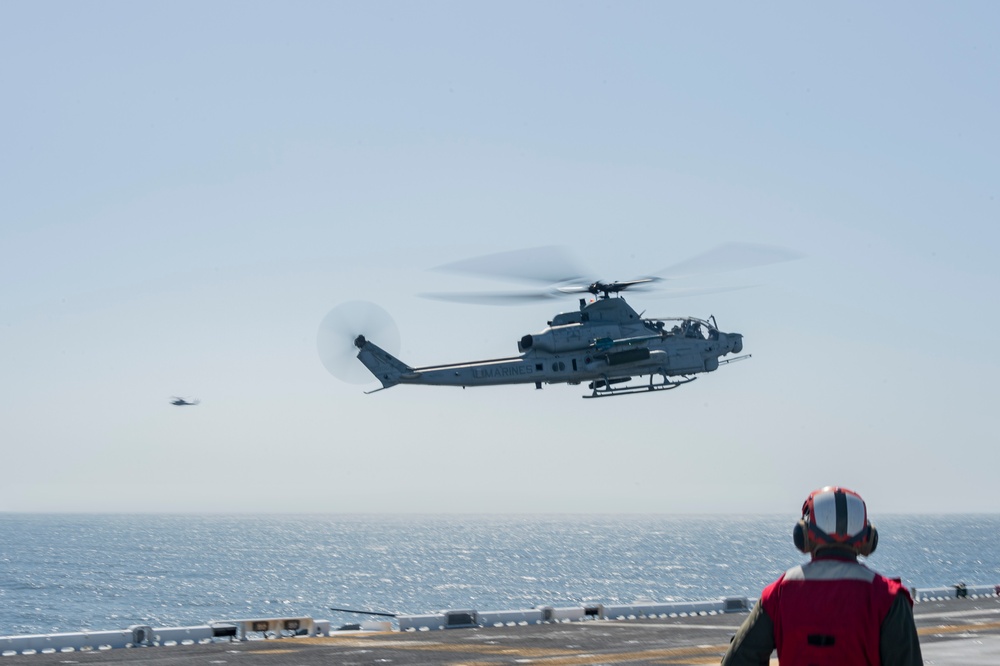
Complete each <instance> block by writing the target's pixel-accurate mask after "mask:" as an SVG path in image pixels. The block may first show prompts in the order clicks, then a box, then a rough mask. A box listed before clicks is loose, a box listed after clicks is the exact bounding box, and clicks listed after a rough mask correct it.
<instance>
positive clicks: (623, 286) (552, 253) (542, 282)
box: [422, 243, 801, 305]
mask: <svg viewBox="0 0 1000 666" xmlns="http://www.w3.org/2000/svg"><path fill="white" fill-rule="evenodd" d="M799 257H801V255H800V254H798V253H797V252H793V251H790V250H786V249H784V248H780V247H776V246H772V245H761V244H754V243H724V244H722V245H718V246H716V247H714V248H712V249H711V250H709V251H707V252H703V253H702V254H700V255H697V256H695V257H691V258H690V259H688V260H686V261H682V262H680V263H678V264H674V265H672V266H668V267H666V268H662V269H660V270H658V271H656V272H654V273H652V274H650V275H644V276H639V277H635V278H633V279H630V280H623V281H609V282H606V281H604V280H591V279H588V278H586V277H585V276H586V274H587V273H586V271H584V270H582V269H581V268H580V267H579V265H578V263H577V261H576V260H575V259H574V257H573V256H572V255H571V254H570V253H569V251H568V250H567V249H566V248H563V247H560V246H546V247H537V248H529V249H525V250H515V251H512V252H499V253H496V254H490V255H485V256H482V257H476V258H474V259H467V260H464V261H459V262H455V263H451V264H446V265H444V266H438V267H437V269H436V270H440V271H445V272H451V273H461V274H465V275H472V276H478V277H486V278H506V279H513V280H518V281H520V282H526V283H532V284H534V285H535V286H534V287H532V288H526V289H519V290H516V291H496V292H482V291H479V292H458V293H455V292H452V293H433V294H422V295H423V296H424V297H426V298H433V299H436V300H445V301H453V302H458V303H479V304H483V305H518V304H522V303H525V302H529V301H541V300H548V299H552V298H560V297H563V296H565V295H567V294H582V293H590V294H593V295H595V296H599V297H603V298H607V297H608V296H609V295H611V294H620V293H621V292H623V291H625V290H629V291H640V290H655V291H656V292H657V296H658V297H680V296H692V295H699V294H709V293H716V292H720V291H731V290H733V289H743V288H745V287H744V286H730V287H709V288H697V287H673V286H666V284H665V283H667V282H670V281H673V280H676V279H679V278H687V277H691V276H699V275H707V274H712V273H724V272H730V271H739V270H743V269H746V268H752V267H756V266H765V265H767V264H774V263H779V262H782V261H791V260H794V259H798V258H799Z"/></svg>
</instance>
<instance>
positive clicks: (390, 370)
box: [354, 335, 413, 388]
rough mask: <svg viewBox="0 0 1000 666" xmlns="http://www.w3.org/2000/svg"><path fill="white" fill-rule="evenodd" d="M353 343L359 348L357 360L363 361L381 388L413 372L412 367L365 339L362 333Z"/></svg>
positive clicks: (397, 381) (387, 386)
mask: <svg viewBox="0 0 1000 666" xmlns="http://www.w3.org/2000/svg"><path fill="white" fill-rule="evenodd" d="M354 344H355V346H356V347H357V348H358V349H359V350H360V351H359V352H358V360H359V361H361V362H362V363H364V364H365V367H366V368H368V370H370V371H371V373H372V374H373V375H375V377H376V378H377V379H378V380H379V381H380V382H382V388H389V387H390V386H395V385H396V384H398V383H399V382H400V380H401V379H402V377H403V375H408V374H412V373H413V368H411V367H410V366H408V365H406V364H405V363H403V362H402V361H400V360H399V359H398V358H396V357H395V356H393V355H392V354H390V353H389V352H387V351H385V350H384V349H382V348H381V347H379V346H378V345H376V344H375V343H373V342H369V341H367V340H365V336H363V335H359V336H358V337H357V339H356V340H355V341H354Z"/></svg>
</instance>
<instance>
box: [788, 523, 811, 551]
mask: <svg viewBox="0 0 1000 666" xmlns="http://www.w3.org/2000/svg"><path fill="white" fill-rule="evenodd" d="M792 542H793V543H794V544H795V547H796V548H798V549H799V550H800V551H802V552H803V553H808V552H809V546H810V544H809V528H808V527H807V526H806V521H804V520H800V521H799V522H797V523H795V527H793V528H792Z"/></svg>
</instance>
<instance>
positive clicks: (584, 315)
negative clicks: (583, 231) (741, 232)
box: [318, 244, 797, 398]
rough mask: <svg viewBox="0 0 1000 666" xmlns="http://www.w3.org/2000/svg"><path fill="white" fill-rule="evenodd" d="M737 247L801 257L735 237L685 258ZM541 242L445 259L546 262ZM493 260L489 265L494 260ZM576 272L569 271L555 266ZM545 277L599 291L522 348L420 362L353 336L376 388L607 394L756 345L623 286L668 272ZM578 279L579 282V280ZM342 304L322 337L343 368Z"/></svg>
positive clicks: (568, 287)
mask: <svg viewBox="0 0 1000 666" xmlns="http://www.w3.org/2000/svg"><path fill="white" fill-rule="evenodd" d="M734 250H736V251H737V254H744V255H746V253H748V252H749V253H750V255H752V257H751V260H750V261H749V262H748V261H747V257H746V256H743V258H742V259H741V260H740V261H739V262H736V263H743V264H746V265H760V264H764V263H774V262H777V261H785V260H789V259H793V258H796V257H797V255H794V254H793V253H790V252H788V251H784V250H779V249H776V248H766V247H764V246H750V245H748V244H728V245H725V246H719V247H718V248H716V249H715V250H713V251H710V252H708V253H705V254H704V255H701V256H700V257H698V258H696V259H697V260H698V261H696V262H694V263H692V261H691V260H689V261H688V262H684V264H683V267H684V268H685V269H688V270H689V269H691V268H692V267H694V266H695V265H696V264H698V265H701V266H705V265H708V264H711V263H718V260H719V259H720V258H722V257H724V256H732V255H733V252H734ZM531 252H534V255H523V253H517V254H516V255H515V254H514V253H500V254H499V255H490V256H488V257H485V258H479V259H476V260H470V261H466V262H459V263H457V264H453V265H450V266H449V267H445V268H450V269H457V270H467V269H470V268H472V267H476V268H475V270H476V271H478V272H482V273H496V272H497V271H495V270H493V269H491V268H489V266H490V265H491V261H490V259H493V258H497V257H503V259H504V261H506V260H507V259H509V258H510V257H511V256H517V257H518V258H519V259H520V260H521V263H525V262H524V261H523V259H524V258H525V256H528V258H529V260H530V261H528V263H531V264H537V263H539V262H538V261H537V260H538V259H541V258H543V256H544V257H547V256H549V255H550V254H551V253H550V248H537V249H536V250H535V251H531ZM539 252H541V254H539ZM484 266H486V267H487V268H485V269H484V268H483V267H484ZM677 266H678V267H681V266H682V264H678V265H677ZM741 267H743V266H741ZM664 270H667V269H664ZM566 274H567V273H566V272H565V271H561V272H558V273H552V272H549V273H548V274H547V275H549V276H551V275H566ZM544 279H546V280H552V282H555V283H559V284H557V285H556V286H554V287H551V288H549V289H547V290H546V291H545V292H544V293H538V294H535V295H536V296H539V297H543V298H550V297H552V296H553V295H564V294H582V293H587V294H590V298H580V300H579V308H578V310H576V311H572V312H563V313H559V314H556V315H555V316H554V317H553V318H552V319H551V320H550V321H548V322H547V324H548V325H547V327H546V328H544V329H543V330H542V331H540V332H538V333H533V334H527V335H524V336H523V337H521V338H520V339H519V340H518V341H517V350H518V352H519V355H517V356H508V357H503V358H492V359H486V360H479V361H468V362H460V363H448V364H441V365H429V366H420V367H414V366H410V365H408V364H406V363H404V362H403V361H401V360H400V359H398V358H397V357H396V356H394V355H393V354H392V353H390V352H389V351H386V350H385V349H383V348H382V347H380V346H379V345H377V344H376V343H375V342H374V341H372V340H370V339H368V336H367V335H366V334H365V332H357V334H356V335H354V336H353V347H354V348H355V350H356V351H354V352H352V353H353V354H354V355H355V357H356V358H357V360H359V361H360V362H361V363H362V364H363V366H364V367H365V368H367V370H368V371H369V372H370V373H371V374H370V375H368V377H369V379H370V377H371V376H372V375H373V376H374V377H375V378H376V379H378V381H379V382H380V383H381V384H382V387H381V388H378V389H375V390H373V391H367V392H366V393H375V392H377V391H381V390H384V389H387V388H391V387H393V386H397V385H399V384H423V385H432V386H461V387H462V388H467V387H478V386H495V385H505V384H534V386H535V388H536V389H541V388H542V386H543V384H570V385H579V384H584V383H585V384H586V386H587V388H588V389H589V391H590V392H589V394H584V395H583V396H582V397H584V398H603V397H611V396H616V395H630V394H637V393H651V392H659V391H666V390H672V389H675V388H678V387H679V386H683V385H685V384H688V383H690V382H692V381H694V380H695V379H697V375H699V374H703V373H709V372H714V371H715V370H717V369H719V368H720V367H721V366H723V365H728V364H730V363H734V362H736V361H742V360H745V359H748V358H750V354H746V355H741V354H742V351H743V336H742V335H741V334H740V333H729V332H723V331H722V330H720V329H719V326H718V324H717V323H716V320H715V317H714V316H709V317H708V318H707V319H700V318H697V317H693V316H687V317H643V315H642V314H640V313H638V312H636V310H634V309H633V308H632V306H631V305H629V304H628V303H627V302H626V300H625V298H623V297H622V292H624V291H626V290H629V289H643V288H646V287H649V286H651V285H653V283H656V282H660V281H662V280H663V278H660V277H641V278H636V279H632V280H626V281H621V282H617V281H616V282H604V281H599V280H598V281H593V282H590V283H586V284H580V283H579V282H578V280H577V279H576V278H575V277H572V278H569V279H567V278H565V277H560V278H557V279H552V278H551V277H548V276H547V277H545V278H544ZM573 282H577V283H576V284H570V283H573ZM430 296H431V297H438V296H440V295H430ZM494 296H495V295H494ZM522 296H523V295H522V294H515V295H511V298H512V299H514V300H520V299H521V298H522ZM529 296H530V294H529ZM505 298H506V296H505ZM444 300H457V301H460V302H469V301H470V300H472V301H473V302H475V299H469V298H468V297H467V296H465V295H456V296H454V297H447V296H446V297H444ZM487 300H489V299H488V298H487V299H485V300H483V301H480V302H487ZM369 305H371V306H372V307H376V306H374V305H372V304H369ZM335 312H336V309H335V310H334V311H333V312H331V313H330V315H328V319H327V320H324V324H323V325H321V327H320V335H319V340H318V343H319V347H320V356H321V358H323V360H324V364H325V365H327V368H328V369H329V370H330V371H331V372H333V373H334V374H338V372H337V371H336V369H335V367H334V364H333V363H332V362H331V361H330V354H329V353H328V351H326V350H325V348H327V347H329V339H328V338H329V334H330V332H331V329H333V328H337V326H335V325H334V324H332V323H329V320H330V319H331V317H335ZM383 314H384V313H383ZM385 316H387V315H385ZM340 328H341V331H340V332H338V333H337V335H338V336H340V335H341V334H342V333H343V332H345V331H344V329H343V327H340ZM644 378H645V379H644Z"/></svg>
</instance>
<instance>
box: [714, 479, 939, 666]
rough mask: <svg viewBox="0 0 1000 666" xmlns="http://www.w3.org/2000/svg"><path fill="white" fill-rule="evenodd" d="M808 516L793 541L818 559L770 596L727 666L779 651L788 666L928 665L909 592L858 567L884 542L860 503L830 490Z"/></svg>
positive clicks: (817, 497) (809, 507)
mask: <svg viewBox="0 0 1000 666" xmlns="http://www.w3.org/2000/svg"><path fill="white" fill-rule="evenodd" d="M802 511H803V519H802V520H800V521H799V523H798V524H797V525H796V528H795V531H794V533H793V538H794V540H795V545H796V546H797V547H798V548H799V550H801V551H803V552H807V553H810V554H811V555H812V560H811V561H810V562H809V563H807V564H803V565H801V566H797V567H793V568H791V569H789V570H788V571H786V572H785V573H784V574H783V575H782V576H781V577H780V578H778V580H776V581H774V582H773V583H771V584H770V585H768V586H767V587H766V588H765V589H764V591H763V592H762V593H761V597H760V600H759V601H758V603H757V604H756V605H755V606H754V608H753V610H752V611H751V613H750V616H749V617H748V618H747V620H746V622H744V623H743V626H741V627H740V630H739V632H737V634H736V636H734V637H733V642H732V644H731V645H730V647H729V650H728V651H727V652H726V655H725V657H723V660H722V663H723V665H724V666H740V665H751V664H752V665H754V666H758V665H761V664H767V663H768V662H769V660H770V655H771V652H772V650H777V652H778V660H779V663H780V664H782V666H796V665H802V666H843V665H854V664H858V665H863V664H872V665H882V666H895V665H901V666H912V665H914V664H922V663H923V660H922V657H921V655H920V644H919V641H918V639H917V633H916V627H915V625H914V623H913V611H912V601H911V599H910V595H909V593H908V592H907V590H906V588H904V587H903V585H902V584H901V583H900V582H899V581H898V580H894V579H890V578H886V577H885V576H882V575H881V574H878V573H876V572H874V571H872V570H871V569H869V568H868V567H866V566H864V565H863V564H860V563H859V562H858V561H857V555H858V554H861V555H866V556H867V555H869V554H871V552H872V551H874V550H875V546H876V545H877V543H878V532H877V531H876V530H875V528H874V527H873V526H872V525H871V524H870V523H869V522H868V517H867V510H866V508H865V505H864V502H863V500H861V498H860V496H858V495H857V494H856V493H854V492H852V491H849V490H845V489H841V488H833V487H829V486H828V487H826V488H823V489H821V490H818V491H816V492H814V493H812V494H811V495H810V496H809V498H808V499H807V500H806V502H805V504H804V505H803V509H802ZM824 528H826V529H824Z"/></svg>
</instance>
